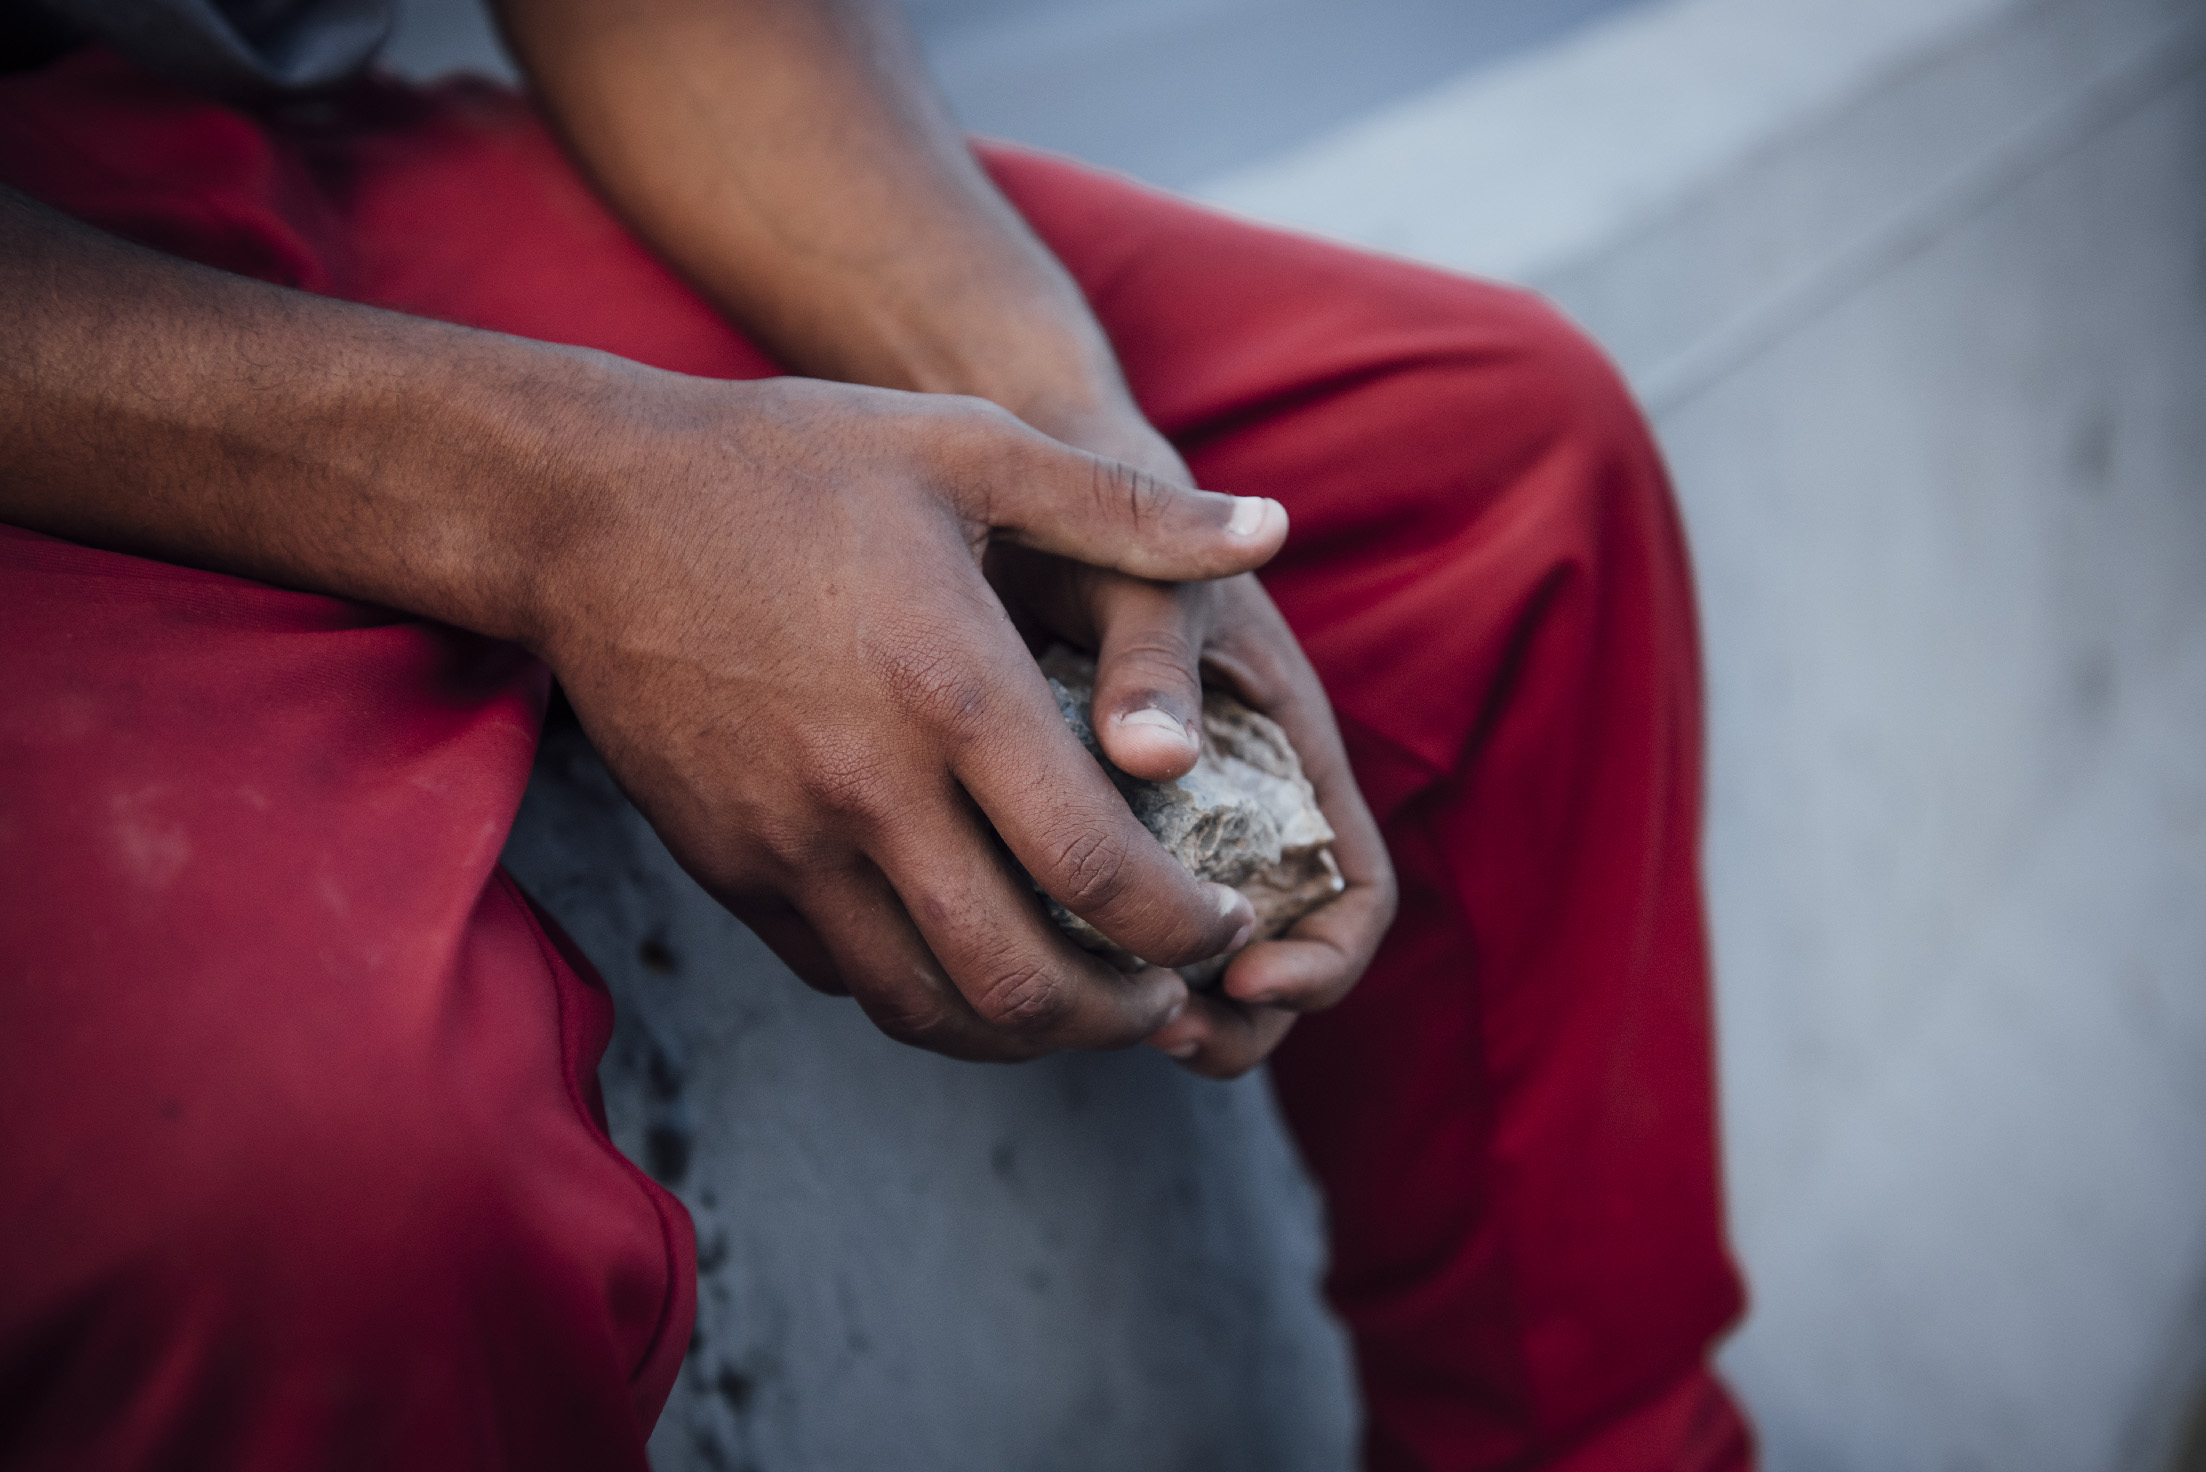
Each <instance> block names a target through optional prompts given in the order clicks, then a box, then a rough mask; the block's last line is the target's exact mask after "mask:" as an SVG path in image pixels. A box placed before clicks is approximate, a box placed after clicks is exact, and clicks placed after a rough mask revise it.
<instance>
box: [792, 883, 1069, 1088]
mask: <svg viewBox="0 0 2206 1472" xmlns="http://www.w3.org/2000/svg"><path fill="white" fill-rule="evenodd" d="M802 909H803V912H804V914H803V921H802V923H804V924H805V925H806V927H807V928H808V929H810V930H811V931H812V933H813V934H814V935H815V936H816V937H818V939H819V942H820V944H821V946H822V948H823V949H824V950H825V951H826V952H827V953H828V954H829V955H830V956H831V958H832V960H833V964H834V967H835V970H836V974H837V975H838V976H840V977H841V978H843V979H844V980H845V982H846V983H847V985H848V988H849V991H850V994H851V996H852V997H854V998H856V999H857V1002H858V1006H859V1008H860V1009H861V1010H862V1011H864V1013H865V1014H866V1017H867V1020H869V1021H870V1022H872V1023H873V1025H874V1026H875V1027H878V1028H880V1029H881V1031H883V1032H885V1033H887V1034H888V1035H889V1036H890V1037H892V1038H894V1039H896V1040H897V1041H898V1042H900V1043H908V1044H910V1045H911V1046H913V1047H915V1048H925V1049H926V1050H928V1051H929V1052H932V1053H942V1054H946V1055H948V1056H949V1057H952V1058H962V1059H966V1060H969V1061H976V1062H1014V1061H1017V1060H1020V1059H1025V1058H1032V1057H1036V1056H1038V1055H1040V1054H1041V1053H1043V1052H1046V1051H1047V1048H1046V1046H1044V1045H1042V1044H1040V1043H1038V1042H1037V1041H1035V1040H1032V1039H1029V1038H1027V1037H1024V1036H1022V1035H1020V1034H1018V1033H1016V1032H1011V1031H1007V1030H1005V1029H1002V1028H998V1027H992V1026H990V1025H989V1024H988V1023H987V1022H986V1021H985V1020H984V1019H983V1018H982V1017H981V1016H980V1014H979V1013H977V1012H975V1011H974V1010H973V1007H972V1005H971V1004H970V1003H969V1002H967V1001H966V999H965V997H964V995H963V994H962V993H961V992H959V991H958V989H957V987H956V986H955V985H953V984H952V982H951V980H950V978H949V976H948V975H947V974H946V973H945V971H944V969H943V967H942V965H941V963H940V962H938V961H937V960H936V958H935V956H934V954H933V952H932V951H931V950H930V949H929V947H928V945H927V943H926V941H925V939H924V938H923V937H922V936H921V935H920V933H919V931H918V929H917V928H916V927H915V926H914V925H913V924H912V921H911V917H910V916H909V915H908V914H907V913H906V912H905V910H904V906H903V904H902V902H901V901H900V900H899V899H898V897H897V895H896V892H895V890H894V889H893V888H892V887H891V886H890V884H889V882H888V880H887V879H886V878H885V877H884V876H883V875H882V874H881V872H880V871H879V870H878V869H876V868H874V867H873V866H872V865H871V864H861V865H858V866H855V867H854V868H852V869H849V870H844V871H841V872H829V873H823V874H815V875H813V876H811V883H810V886H809V887H808V888H807V889H806V891H805V893H804V896H803V900H802ZM777 950H778V947H777Z"/></svg>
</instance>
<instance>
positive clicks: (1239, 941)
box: [1226, 920, 1256, 951]
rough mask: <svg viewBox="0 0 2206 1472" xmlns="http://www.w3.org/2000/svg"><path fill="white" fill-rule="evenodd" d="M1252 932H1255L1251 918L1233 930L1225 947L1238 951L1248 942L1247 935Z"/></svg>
mask: <svg viewBox="0 0 2206 1472" xmlns="http://www.w3.org/2000/svg"><path fill="white" fill-rule="evenodd" d="M1254 934H1256V922H1255V921H1254V920H1251V921H1250V922H1249V923H1248V924H1246V925H1244V926H1242V927H1241V928H1240V929H1239V930H1236V931H1234V932H1233V939H1232V940H1230V941H1227V942H1226V949H1227V950H1228V951H1238V950H1239V949H1241V947H1243V946H1245V945H1247V944H1248V943H1249V937H1250V936H1252V935H1254Z"/></svg>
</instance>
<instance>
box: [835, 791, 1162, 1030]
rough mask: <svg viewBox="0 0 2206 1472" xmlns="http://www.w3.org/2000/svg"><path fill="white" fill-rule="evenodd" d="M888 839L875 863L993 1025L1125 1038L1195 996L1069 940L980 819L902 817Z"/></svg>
mask: <svg viewBox="0 0 2206 1472" xmlns="http://www.w3.org/2000/svg"><path fill="white" fill-rule="evenodd" d="M1090 765H1093V763H1092V762H1091V763H1090ZM880 839H881V842H882V844H883V847H882V848H881V849H880V851H879V852H878V855H877V858H878V862H879V863H880V864H881V867H882V869H883V871H884V872H885V874H886V875H887V877H888V880H889V882H890V883H891V884H892V885H893V886H894V887H895V890H896V893H897V895H898V897H899V898H900V899H901V900H902V902H903V907H904V910H905V912H906V913H907V914H908V915H909V916H910V918H911V921H912V923H913V924H914V925H915V926H916V927H917V930H918V934H919V935H920V937H922V938H923V940H924V942H925V945H926V948H927V949H928V951H929V952H931V953H932V955H933V956H934V957H936V958H938V959H939V962H940V965H941V967H942V969H943V970H944V971H946V972H947V973H948V975H949V979H950V981H951V983H952V984H953V985H954V986H955V987H956V988H957V990H958V991H959V993H960V994H961V995H962V996H963V997H964V999H965V1001H966V1003H967V1005H968V1006H969V1007H970V1008H971V1010H972V1012H973V1013H974V1014H975V1015H976V1016H977V1017H979V1019H980V1020H981V1021H982V1022H983V1023H984V1024H986V1025H987V1026H988V1027H990V1028H991V1029H994V1030H996V1031H998V1032H1001V1033H1003V1034H1005V1035H1007V1036H1009V1037H1012V1038H1015V1039H1018V1040H1020V1041H1022V1042H1023V1043H1025V1044H1027V1045H1029V1046H1031V1047H1034V1048H1036V1049H1038V1050H1056V1049H1063V1048H1080V1049H1098V1048H1122V1047H1127V1046H1130V1045H1132V1044H1134V1043H1137V1042H1140V1041H1141V1040H1142V1039H1143V1038H1144V1037H1147V1036H1148V1035H1149V1034H1150V1033H1152V1032H1154V1031H1155V1030H1156V1029H1157V1028H1158V1027H1160V1026H1163V1025H1164V1024H1165V1023H1166V1022H1167V1021H1168V1020H1169V1019H1170V1018H1171V1017H1173V1016H1174V1015H1176V1014H1177V1013H1178V1012H1179V1010H1180V1009H1181V1008H1182V1007H1183V1006H1184V1005H1185V1004H1186V1001H1187V986H1186V983H1185V982H1183V981H1181V980H1180V978H1179V976H1178V975H1177V974H1175V973H1174V972H1171V971H1166V970H1163V969H1161V968H1159V967H1154V966H1152V967H1148V968H1145V969H1143V970H1141V971H1137V972H1134V973H1132V974H1130V975H1129V974H1127V973H1123V972H1120V971H1118V970H1116V969H1114V968H1113V967H1111V966H1109V965H1108V964H1106V963H1105V962H1104V961H1103V960H1102V959H1101V958H1099V957H1096V956H1093V955H1090V954H1089V953H1087V952H1085V951H1082V950H1080V949H1079V948H1077V947H1076V946H1074V945H1073V944H1072V943H1071V942H1070V941H1069V940H1067V939H1066V938H1065V937H1064V936H1063V935H1062V934H1061V933H1059V932H1058V930H1057V929H1056V927H1055V926H1053V925H1052V924H1050V922H1049V920H1048V919H1047V917H1046V916H1045V915H1044V914H1043V913H1042V908H1041V905H1040V903H1039V902H1038V901H1037V899H1036V897H1035V895H1034V893H1033V892H1032V890H1031V889H1029V888H1028V887H1027V886H1026V885H1025V884H1024V883H1023V882H1021V881H1020V880H1019V879H1018V878H1017V877H1016V876H1014V875H1013V874H1012V872H1011V869H1010V866H1009V865H1008V864H1007V863H1006V862H1005V861H1004V859H1003V857H1002V854H1001V852H1000V851H999V850H998V849H997V848H996V846H995V845H994V844H993V843H991V842H989V841H988V839H987V838H986V837H985V836H984V834H983V833H982V831H981V829H980V826H979V824H978V823H977V822H974V821H967V822H964V823H959V824H950V825H929V827H927V828H922V827H921V826H920V825H917V824H911V823H904V824H899V825H898V826H897V827H896V828H895V829H893V830H884V832H883V833H882V834H881V835H880Z"/></svg>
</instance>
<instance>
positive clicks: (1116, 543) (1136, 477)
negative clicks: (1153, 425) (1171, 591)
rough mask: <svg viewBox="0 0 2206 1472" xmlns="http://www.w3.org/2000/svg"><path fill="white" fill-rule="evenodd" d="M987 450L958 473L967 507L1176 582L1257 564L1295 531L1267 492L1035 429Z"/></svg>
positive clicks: (1049, 544) (999, 525)
mask: <svg viewBox="0 0 2206 1472" xmlns="http://www.w3.org/2000/svg"><path fill="white" fill-rule="evenodd" d="M982 448H983V447H981V446H976V447H975V450H976V452H979V451H980V450H982ZM985 450H986V453H975V454H974V456H973V458H972V460H971V461H969V462H968V463H967V464H966V465H965V466H964V468H963V471H962V474H961V475H960V481H961V484H962V485H963V487H964V488H965V490H966V492H967V494H968V496H969V497H970V498H971V500H972V502H973V503H974V504H971V505H969V506H968V510H969V511H970V512H971V513H972V514H975V515H977V516H979V517H980V518H981V519H982V520H984V521H986V522H987V524H988V525H989V526H991V527H993V528H995V529H996V530H997V531H999V532H1001V533H1003V534H1004V535H1005V536H1007V537H1008V538H1009V539H1010V540H1012V541H1016V542H1019V543H1021V544H1023V545H1025V546H1029V547H1034V548H1037V549H1038V550H1040V551H1044V552H1055V553H1057V554H1059V555H1061V556H1064V557H1071V558H1074V559H1076V560H1078V561H1081V562H1086V563H1091V564H1093V565H1095V566H1097V567H1113V568H1117V569H1118V570H1119V571H1120V572H1125V573H1130V574H1132V575H1133V576H1135V577H1139V578H1154V579H1157V580H1159V581H1163V582H1178V581H1182V580H1186V579H1202V578H1220V577H1229V576H1231V575H1232V574H1234V573H1240V572H1249V571H1252V570H1254V569H1255V568H1258V567H1261V566H1263V565H1264V564H1265V563H1266V562H1269V561H1270V560H1271V559H1272V557H1273V555H1274V554H1276V553H1277V552H1278V551H1279V549H1280V547H1281V546H1282V545H1284V543H1285V542H1286V540H1287V508H1286V507H1284V506H1282V505H1280V504H1279V503H1278V502H1277V501H1274V500H1270V499H1268V498H1266V497H1262V496H1226V495H1220V494H1218V493H1217V492H1214V491H1198V490H1191V489H1189V488H1188V487H1186V486H1182V485H1175V484H1173V483H1172V482H1170V481H1168V480H1163V479H1160V478H1158V477H1157V476H1153V475H1149V474H1146V473H1145V472H1143V471H1139V470H1136V469H1134V468H1133V467H1132V466H1130V465H1125V464H1121V463H1120V462H1119V461H1116V460H1106V459H1104V458H1103V457H1101V456H1099V455H1090V454H1088V453H1086V452H1085V451H1082V450H1074V449H1071V448H1069V447H1067V446H1065V445H1061V444H1059V443H1058V442H1057V441H1055V440H1052V439H1050V438H1048V437H1047V436H1045V435H1042V434H1040V433H1037V432H1034V431H1024V436H1023V437H1022V438H1021V440H1020V441H1019V443H1018V447H1017V449H1016V451H1014V452H1013V453H1011V454H1008V455H1007V454H1005V453H1004V445H1003V441H1002V440H1000V439H996V440H993V441H991V442H990V443H988V444H987V445H986V446H985Z"/></svg>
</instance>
